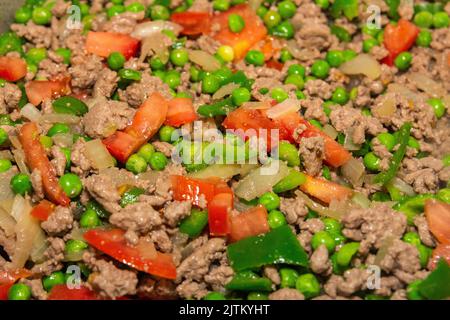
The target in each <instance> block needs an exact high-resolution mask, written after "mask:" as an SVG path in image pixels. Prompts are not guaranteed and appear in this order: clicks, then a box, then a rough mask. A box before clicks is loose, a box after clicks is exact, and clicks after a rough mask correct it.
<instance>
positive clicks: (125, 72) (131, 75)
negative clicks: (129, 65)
mask: <svg viewBox="0 0 450 320" xmlns="http://www.w3.org/2000/svg"><path fill="white" fill-rule="evenodd" d="M119 77H120V78H121V79H122V80H132V81H140V80H141V79H142V74H141V73H140V72H139V71H137V70H133V69H121V70H120V71H119Z"/></svg>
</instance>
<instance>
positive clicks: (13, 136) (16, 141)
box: [9, 135, 22, 150]
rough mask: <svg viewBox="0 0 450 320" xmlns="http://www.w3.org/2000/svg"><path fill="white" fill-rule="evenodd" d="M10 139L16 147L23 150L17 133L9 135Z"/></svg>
mask: <svg viewBox="0 0 450 320" xmlns="http://www.w3.org/2000/svg"><path fill="white" fill-rule="evenodd" d="M9 141H10V142H11V144H12V146H13V147H14V148H16V149H20V150H22V144H21V143H20V140H19V138H18V137H17V136H15V135H12V136H9Z"/></svg>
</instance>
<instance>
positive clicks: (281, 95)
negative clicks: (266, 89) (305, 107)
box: [270, 88, 289, 103]
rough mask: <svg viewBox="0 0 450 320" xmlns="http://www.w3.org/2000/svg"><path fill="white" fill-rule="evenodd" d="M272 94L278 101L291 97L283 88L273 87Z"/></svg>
mask: <svg viewBox="0 0 450 320" xmlns="http://www.w3.org/2000/svg"><path fill="white" fill-rule="evenodd" d="M270 96H271V97H272V98H273V99H275V100H276V101H277V102H278V103H280V102H283V101H284V100H286V99H287V98H288V97H289V95H288V93H287V92H286V91H284V89H282V88H273V89H272V91H271V92H270Z"/></svg>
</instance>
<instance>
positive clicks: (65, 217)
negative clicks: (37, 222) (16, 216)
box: [41, 206, 73, 234]
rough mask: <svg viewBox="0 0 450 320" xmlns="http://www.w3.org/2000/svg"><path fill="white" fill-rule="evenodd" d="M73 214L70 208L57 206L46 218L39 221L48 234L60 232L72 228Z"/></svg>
mask: <svg viewBox="0 0 450 320" xmlns="http://www.w3.org/2000/svg"><path fill="white" fill-rule="evenodd" d="M72 224H73V214H72V211H71V210H70V208H67V207H62V206H57V207H56V209H55V210H54V211H53V213H52V214H51V215H50V216H49V217H48V219H47V220H46V221H44V222H42V223H41V227H42V229H44V231H45V232H47V233H48V234H61V233H64V232H67V231H69V230H70V229H72Z"/></svg>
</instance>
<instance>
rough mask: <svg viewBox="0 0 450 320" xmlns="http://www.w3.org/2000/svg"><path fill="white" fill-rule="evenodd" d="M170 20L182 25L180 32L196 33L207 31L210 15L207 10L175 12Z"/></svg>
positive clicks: (186, 33) (209, 24)
mask: <svg viewBox="0 0 450 320" xmlns="http://www.w3.org/2000/svg"><path fill="white" fill-rule="evenodd" d="M170 20H171V21H172V22H175V23H176V24H179V25H180V26H182V27H183V29H182V30H181V33H182V34H185V35H198V34H202V33H203V34H206V33H209V30H210V26H211V15H210V14H209V13H207V12H194V11H191V12H175V13H173V14H172V15H171V17H170Z"/></svg>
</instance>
